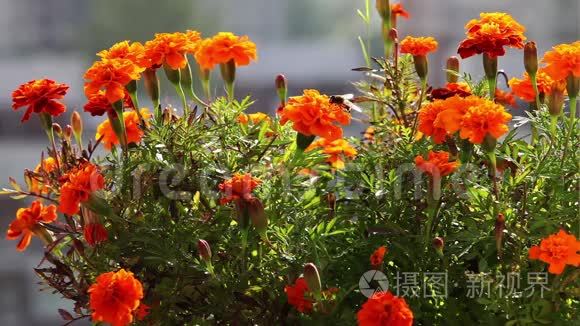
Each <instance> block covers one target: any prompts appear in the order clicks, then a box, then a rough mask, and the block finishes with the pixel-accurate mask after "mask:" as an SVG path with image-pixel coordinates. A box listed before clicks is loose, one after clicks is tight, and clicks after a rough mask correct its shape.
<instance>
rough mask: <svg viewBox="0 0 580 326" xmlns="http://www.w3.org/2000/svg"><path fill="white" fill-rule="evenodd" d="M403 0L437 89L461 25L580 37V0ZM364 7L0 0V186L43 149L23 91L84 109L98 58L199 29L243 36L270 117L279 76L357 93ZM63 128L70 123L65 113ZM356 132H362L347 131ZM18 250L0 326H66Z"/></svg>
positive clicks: (246, 79) (510, 61) (2, 251)
mask: <svg viewBox="0 0 580 326" xmlns="http://www.w3.org/2000/svg"><path fill="white" fill-rule="evenodd" d="M370 2H371V8H370V9H371V16H372V17H373V23H372V26H371V30H370V37H371V39H372V41H373V44H374V46H373V51H372V55H374V56H380V55H381V53H382V42H381V40H380V27H379V26H380V25H379V18H378V14H377V13H376V12H375V10H374V0H370ZM391 2H392V3H394V2H396V1H391ZM401 2H402V3H403V5H404V6H405V7H406V8H407V10H408V11H409V12H410V14H411V19H409V20H405V19H402V18H400V19H399V23H398V27H399V28H398V29H399V37H400V39H402V38H403V37H404V36H406V35H416V36H419V35H425V36H427V35H431V36H434V37H435V38H436V39H437V40H438V41H439V50H438V51H437V52H436V53H435V54H434V55H431V56H430V83H431V84H433V85H435V86H439V85H441V84H442V83H443V82H444V78H445V77H444V71H443V66H444V62H445V59H446V57H448V56H450V55H454V54H455V53H456V47H457V44H458V43H459V42H460V41H461V40H462V39H463V36H464V29H463V26H464V24H465V23H466V22H467V21H468V20H470V19H472V18H475V17H477V16H478V15H479V13H480V12H489V11H503V12H508V13H510V14H511V15H512V16H514V17H515V19H516V20H517V21H519V22H520V23H521V24H523V25H524V26H526V27H527V32H526V35H527V37H528V39H530V40H534V41H536V42H537V43H538V47H539V52H540V53H543V52H544V51H545V50H547V49H549V48H550V47H551V46H553V45H555V44H558V43H563V42H566V43H569V42H573V41H576V40H578V39H579V37H578V35H579V20H578V17H579V16H580V2H579V1H578V0H557V1H545V0H471V1H465V0H447V1H437V0H402V1H401ZM364 7H365V0H355V1H352V0H351V1H336V0H277V1H272V0H244V1H235V0H211V1H210V0H205V1H202V0H165V1H153V0H98V1H96V0H93V1H90V0H0V8H1V10H0V72H1V75H2V78H0V105H1V108H0V171H1V173H0V185H2V186H8V177H9V176H13V177H14V178H15V179H17V180H18V181H19V182H20V181H22V173H23V170H24V169H25V168H28V169H33V168H34V167H35V166H36V165H37V164H38V163H39V160H40V153H41V151H42V150H45V147H46V140H45V135H44V133H43V132H42V131H41V129H40V125H39V122H38V118H37V117H36V116H35V117H33V118H32V119H31V120H30V121H29V122H28V123H27V124H26V125H21V124H20V123H19V121H20V117H21V115H22V114H23V112H24V110H21V111H20V112H16V113H15V112H13V111H12V110H11V108H10V106H11V93H12V91H13V90H14V89H15V88H17V87H18V85H20V84H22V83H24V82H27V81H29V80H32V79H39V78H50V79H54V80H56V81H58V82H64V83H67V84H69V85H70V86H71V88H70V91H69V93H68V95H67V97H66V99H65V102H66V104H67V106H68V113H70V112H72V111H73V110H75V109H77V110H79V111H82V106H83V104H84V102H85V98H84V95H83V92H82V86H83V79H82V76H83V73H84V71H85V70H86V69H87V68H88V67H89V66H90V65H91V63H92V62H93V60H95V56H94V53H95V52H97V51H98V50H100V49H104V48H108V47H109V46H110V45H112V44H113V43H115V42H118V41H121V40H126V39H129V40H134V41H142V42H143V41H146V40H148V39H150V38H151V37H152V36H153V34H154V33H155V32H173V31H184V30H186V29H194V30H198V31H200V32H202V33H203V35H204V36H211V35H213V34H214V33H216V32H219V31H232V32H234V33H236V34H247V35H248V36H249V37H250V38H251V39H252V40H253V41H255V42H256V44H257V47H258V54H259V60H258V62H257V63H254V64H252V65H250V66H248V67H243V68H240V69H239V71H238V80H237V90H236V94H237V95H238V97H239V96H242V95H245V94H251V95H252V96H253V97H254V98H255V99H256V100H257V102H256V104H255V107H254V108H253V110H255V111H263V112H270V113H272V112H273V111H274V109H275V107H276V98H275V92H274V88H273V80H274V76H275V75H276V74H278V73H284V74H285V75H286V77H287V78H288V80H289V88H290V94H291V95H295V94H298V93H300V92H301V90H302V89H304V88H317V89H320V90H321V91H322V92H324V93H327V94H344V93H352V92H353V91H354V89H353V87H352V86H351V83H352V82H354V81H357V80H358V79H359V78H361V76H360V75H359V73H354V72H352V71H351V70H350V69H351V68H354V67H360V66H364V60H363V57H362V55H361V52H360V47H359V43H358V41H357V37H358V36H359V35H360V36H362V37H363V38H366V37H367V31H366V27H365V24H364V23H363V22H362V20H361V19H360V17H358V15H357V13H356V9H361V10H362V11H363V12H364ZM521 62H522V54H521V52H520V51H514V50H509V51H508V53H507V55H506V56H505V57H502V58H501V60H500V69H504V70H506V72H507V74H508V75H509V76H510V77H511V76H514V75H517V76H519V75H520V74H521V72H522V71H523V65H522V63H521ZM462 70H463V71H469V72H471V73H472V74H473V75H474V76H477V77H480V76H481V75H482V74H483V71H482V67H481V58H480V57H474V58H470V59H468V60H464V61H462ZM160 77H161V78H162V79H163V78H164V76H160ZM500 85H502V84H501V82H500ZM502 87H503V88H505V85H503V86H502ZM219 91H221V90H219ZM162 96H163V98H165V103H168V102H169V103H174V104H178V103H179V102H178V101H177V99H174V98H172V96H173V93H172V91H171V89H170V88H169V87H165V88H164V89H163V90H162ZM141 98H142V102H145V103H147V102H146V101H145V97H144V96H141ZM144 106H147V105H144ZM515 114H518V113H517V112H516V113H515ZM101 120H102V118H99V117H97V118H89V117H88V116H87V117H86V119H85V125H86V127H85V128H86V129H88V130H87V131H86V132H85V135H86V137H89V136H91V137H92V135H94V130H95V127H96V125H97V124H98V123H99V122H100V121H101ZM59 121H60V122H61V124H62V125H66V123H67V121H68V115H67V116H65V117H62V119H60V120H59ZM359 131H360V126H359V128H353V129H352V130H350V133H349V134H350V135H357V134H358V133H359ZM23 205H25V203H24V202H19V201H14V200H11V199H9V198H7V197H0V232H2V238H4V232H5V231H6V229H7V227H8V224H9V223H10V221H11V220H12V219H13V218H14V216H15V211H16V209H17V208H18V207H21V206H23ZM15 247H16V241H7V240H4V239H1V240H0V261H1V263H0V288H1V289H2V291H0V325H3V326H20V325H60V324H62V323H63V322H62V321H61V319H60V318H59V316H58V313H57V308H60V307H64V308H69V306H70V304H69V303H68V302H66V301H63V300H61V299H59V297H58V295H52V294H50V293H47V292H40V293H39V288H40V287H39V286H38V284H37V282H38V281H39V279H38V278H37V277H36V275H35V274H34V272H33V270H32V268H33V267H35V266H36V264H37V263H38V262H39V261H40V258H41V255H42V248H41V246H40V241H38V239H33V242H32V245H31V246H30V247H29V248H28V250H27V251H26V252H24V253H18V252H17V251H16V249H15Z"/></svg>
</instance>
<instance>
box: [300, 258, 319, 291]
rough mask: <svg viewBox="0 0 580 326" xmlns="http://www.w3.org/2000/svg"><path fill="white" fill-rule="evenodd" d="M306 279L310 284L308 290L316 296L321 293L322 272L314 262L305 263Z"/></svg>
mask: <svg viewBox="0 0 580 326" xmlns="http://www.w3.org/2000/svg"><path fill="white" fill-rule="evenodd" d="M304 279H305V280H306V284H308V290H310V291H311V292H312V293H314V295H315V296H318V295H320V293H321V291H322V282H321V281H320V274H319V273H318V268H316V265H314V264H313V263H308V264H306V265H304Z"/></svg>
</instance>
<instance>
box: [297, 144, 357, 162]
mask: <svg viewBox="0 0 580 326" xmlns="http://www.w3.org/2000/svg"><path fill="white" fill-rule="evenodd" d="M316 148H322V153H324V154H326V155H328V159H327V162H328V163H330V165H331V166H332V167H333V168H335V169H344V159H345V158H351V159H352V158H354V157H355V156H356V154H357V152H356V149H354V147H352V146H350V144H349V143H348V142H347V141H346V140H344V139H342V138H341V139H336V140H328V139H325V138H321V139H318V140H316V141H314V142H313V143H312V144H310V146H308V147H307V148H306V150H305V151H306V152H309V151H312V150H314V149H316Z"/></svg>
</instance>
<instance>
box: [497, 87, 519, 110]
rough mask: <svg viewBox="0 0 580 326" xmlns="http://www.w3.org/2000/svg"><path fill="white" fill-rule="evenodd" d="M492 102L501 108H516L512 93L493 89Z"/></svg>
mask: <svg viewBox="0 0 580 326" xmlns="http://www.w3.org/2000/svg"><path fill="white" fill-rule="evenodd" d="M493 99H494V101H495V102H496V103H498V104H501V105H503V106H511V107H513V108H515V107H517V104H516V99H515V97H514V93H512V92H506V91H502V90H501V89H499V88H496V89H495V95H494V98H493Z"/></svg>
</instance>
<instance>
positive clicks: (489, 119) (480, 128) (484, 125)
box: [459, 99, 512, 144]
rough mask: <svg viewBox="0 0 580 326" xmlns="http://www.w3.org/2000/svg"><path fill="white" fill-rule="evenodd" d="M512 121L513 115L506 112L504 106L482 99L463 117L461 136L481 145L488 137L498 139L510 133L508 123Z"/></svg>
mask: <svg viewBox="0 0 580 326" xmlns="http://www.w3.org/2000/svg"><path fill="white" fill-rule="evenodd" d="M511 119H512V115H511V114H509V113H507V112H505V109H504V107H503V106H502V105H500V104H497V103H494V102H492V101H489V100H486V99H481V101H480V103H478V104H476V105H472V106H470V107H469V108H468V109H467V111H466V112H465V114H464V115H463V117H462V120H461V130H460V132H459V136H460V137H461V138H463V139H469V141H470V142H471V143H473V144H481V142H482V141H483V139H484V138H485V136H486V135H490V136H492V137H493V138H495V139H498V138H499V137H501V136H502V135H503V134H505V133H506V132H508V130H509V128H508V126H507V123H508V122H509V121H510V120H511Z"/></svg>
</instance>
